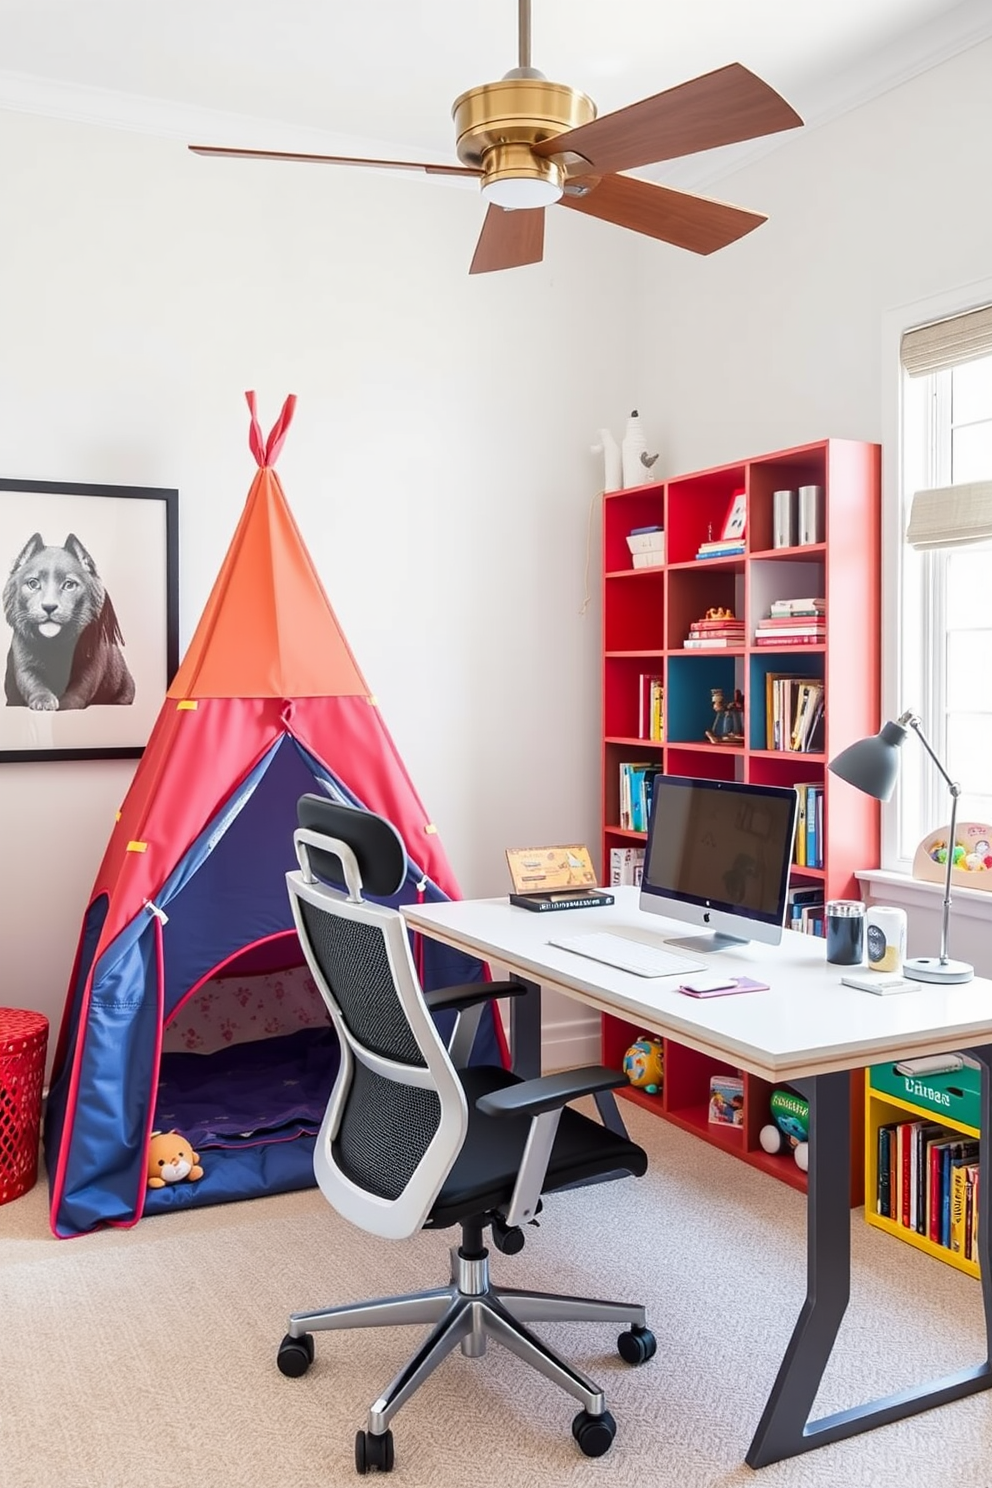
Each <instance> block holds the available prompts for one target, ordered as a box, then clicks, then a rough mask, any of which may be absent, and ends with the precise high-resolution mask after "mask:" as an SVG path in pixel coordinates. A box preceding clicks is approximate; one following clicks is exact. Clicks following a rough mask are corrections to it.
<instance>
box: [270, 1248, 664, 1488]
mask: <svg viewBox="0 0 992 1488" xmlns="http://www.w3.org/2000/svg"><path fill="white" fill-rule="evenodd" d="M537 1322H602V1323H606V1322H610V1323H626V1324H629V1325H630V1331H629V1332H627V1333H622V1334H621V1335H620V1337H619V1339H618V1340H617V1347H618V1349H619V1351H620V1355H621V1357H622V1358H623V1359H624V1360H626V1362H627V1363H629V1364H640V1363H644V1362H645V1361H646V1360H648V1359H650V1358H651V1357H652V1355H653V1354H654V1353H655V1350H656V1343H655V1339H654V1335H653V1334H652V1333H651V1332H650V1331H649V1330H648V1328H647V1326H646V1324H645V1314H644V1308H643V1307H638V1306H635V1305H634V1304H632V1303H627V1302H605V1301H600V1300H597V1299H594V1298H591V1297H566V1296H559V1295H557V1294H555V1293H548V1292H525V1291H518V1290H517V1289H515V1288H511V1287H495V1286H493V1285H492V1284H491V1282H490V1278H489V1256H488V1252H487V1251H485V1250H483V1251H482V1252H481V1253H480V1254H478V1255H472V1256H465V1255H463V1254H462V1252H461V1250H460V1249H459V1248H458V1247H457V1246H453V1247H452V1249H451V1282H450V1285H448V1286H445V1287H436V1288H434V1289H433V1290H431V1291H425V1292H412V1293H408V1294H406V1295H403V1296H397V1297H383V1298H379V1299H378V1300H375V1301H368V1302H355V1303H349V1304H346V1305H345V1306H342V1307H328V1308H323V1309H320V1310H318V1311H315V1312H298V1313H293V1315H292V1316H291V1317H290V1320H289V1332H288V1333H287V1334H286V1336H285V1338H284V1339H283V1341H282V1343H281V1344H280V1345H279V1352H278V1355H277V1363H278V1365H279V1368H280V1369H281V1370H282V1372H283V1374H286V1375H292V1376H296V1375H301V1374H305V1373H306V1371H307V1369H309V1367H310V1364H311V1363H312V1361H313V1338H312V1337H311V1336H310V1335H311V1333H313V1332H323V1331H325V1330H330V1329H338V1328H342V1329H343V1328H376V1327H395V1326H397V1325H398V1324H406V1323H427V1324H431V1325H433V1326H432V1329H431V1332H430V1333H429V1334H428V1336H427V1338H426V1339H425V1340H424V1342H423V1343H422V1344H421V1346H420V1348H419V1349H418V1350H417V1351H416V1353H415V1354H414V1355H413V1356H412V1357H411V1358H410V1359H409V1361H408V1362H407V1363H406V1364H405V1365H404V1367H403V1368H402V1369H401V1370H400V1372H399V1374H397V1376H396V1378H395V1379H394V1380H393V1381H392V1383H391V1384H390V1385H388V1386H387V1388H386V1389H385V1390H384V1391H383V1393H382V1395H380V1397H379V1399H378V1400H376V1401H375V1403H374V1404H373V1405H372V1406H371V1408H370V1410H369V1417H368V1429H367V1431H360V1432H359V1433H358V1440H357V1442H356V1450H355V1463H356V1467H357V1468H358V1471H359V1472H360V1473H364V1472H366V1471H368V1469H369V1468H378V1470H379V1471H384V1472H388V1471H389V1469H390V1468H391V1467H392V1465H393V1450H392V1432H391V1431H390V1430H389V1422H390V1421H391V1419H392V1417H393V1416H394V1415H395V1414H396V1412H397V1411H398V1410H399V1408H400V1406H401V1405H403V1404H404V1402H405V1401H407V1400H409V1398H410V1396H411V1395H412V1394H413V1393H414V1391H415V1390H416V1389H417V1388H418V1387H419V1386H420V1385H421V1384H423V1382H424V1380H425V1379H427V1377H428V1376H429V1375H430V1374H432V1373H433V1371H434V1370H435V1369H436V1368H437V1367H438V1365H439V1364H440V1363H441V1361H442V1360H443V1359H444V1358H445V1357H446V1356H447V1355H448V1354H449V1353H450V1352H451V1351H452V1350H453V1349H454V1348H455V1346H456V1345H457V1344H460V1345H461V1350H462V1353H463V1354H465V1355H466V1356H467V1357H468V1358H480V1357H481V1356H482V1355H483V1354H484V1353H485V1351H486V1344H487V1341H488V1340H489V1339H490V1338H494V1339H495V1340H496V1341H497V1342H498V1343H501V1344H503V1346H504V1347H505V1348H508V1349H510V1350H511V1352H513V1353H515V1354H516V1355H517V1356H518V1358H520V1359H522V1360H523V1361H524V1362H525V1363H526V1364H530V1365H531V1366H532V1368H534V1369H536V1370H538V1371H539V1373H541V1374H543V1375H544V1376H545V1378H547V1379H550V1380H552V1381H553V1382H554V1383H555V1384H556V1385H559V1386H560V1387H561V1388H562V1389H563V1390H566V1391H567V1392H568V1394H570V1395H572V1396H573V1397H574V1398H575V1399H576V1400H578V1401H579V1402H580V1404H581V1405H582V1410H581V1411H580V1412H579V1414H578V1415H577V1416H576V1417H575V1420H574V1421H573V1423H572V1434H573V1436H574V1437H575V1440H576V1442H577V1443H578V1445H579V1447H580V1448H581V1450H582V1451H583V1452H584V1453H585V1455H586V1456H587V1457H600V1456H602V1455H603V1453H604V1452H606V1451H608V1450H609V1447H610V1445H611V1443H612V1441H613V1437H614V1434H615V1432H616V1423H615V1421H614V1420H613V1417H612V1416H611V1415H610V1413H609V1411H608V1410H607V1409H606V1402H605V1399H604V1396H603V1392H602V1390H601V1389H600V1388H599V1386H598V1385H596V1384H595V1383H594V1382H593V1381H592V1380H591V1379H589V1378H588V1376H586V1375H584V1374H582V1373H581V1372H580V1371H579V1370H577V1369H573V1368H572V1367H571V1365H569V1364H566V1363H565V1361H564V1360H563V1359H561V1358H559V1356H558V1355H557V1354H555V1353H553V1352H552V1351H551V1350H550V1349H549V1348H548V1347H547V1346H546V1345H545V1344H544V1343H542V1342H541V1340H540V1339H539V1338H537V1337H536V1336H535V1335H534V1334H533V1333H532V1332H531V1331H530V1329H529V1328H528V1327H527V1326H526V1324H527V1323H537Z"/></svg>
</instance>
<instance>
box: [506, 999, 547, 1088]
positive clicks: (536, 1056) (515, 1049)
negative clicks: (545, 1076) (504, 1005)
mask: <svg viewBox="0 0 992 1488" xmlns="http://www.w3.org/2000/svg"><path fill="white" fill-rule="evenodd" d="M513 980H514V981H515V982H519V983H520V985H521V986H522V987H526V988H527V992H526V995H525V996H523V997H511V998H510V1059H511V1061H512V1064H511V1068H512V1069H513V1073H514V1074H515V1075H519V1076H520V1078H521V1080H533V1079H536V1078H537V1077H538V1076H539V1075H540V1073H541V984H540V982H532V981H529V980H528V979H527V978H526V977H522V976H517V975H516V974H514V978H513Z"/></svg>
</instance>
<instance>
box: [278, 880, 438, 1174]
mask: <svg viewBox="0 0 992 1488" xmlns="http://www.w3.org/2000/svg"><path fill="white" fill-rule="evenodd" d="M298 903H299V909H300V914H301V917H302V920H303V924H304V927H305V930H306V933H307V936H308V938H309V940H310V947H311V950H312V952H313V954H314V957H315V958H316V961H317V964H318V965H319V967H320V970H321V973H322V975H323V977H324V979H325V981H326V982H327V985H328V987H329V988H330V991H331V994H332V996H333V998H334V1001H335V1003H336V1004H337V1008H338V1011H339V1013H340V1016H341V1018H342V1019H343V1021H344V1023H345V1026H346V1028H347V1030H348V1032H349V1034H350V1035H351V1037H352V1039H353V1040H354V1042H355V1043H356V1044H358V1045H359V1046H361V1047H362V1048H365V1049H369V1050H371V1051H372V1052H373V1053H375V1054H379V1055H382V1056H383V1057H384V1058H386V1059H389V1060H392V1061H394V1062H395V1063H397V1064H400V1065H407V1066H415V1067H416V1068H418V1069H424V1068H426V1065H427V1061H426V1059H425V1058H424V1056H423V1054H422V1053H421V1050H420V1047H419V1045H418V1043H417V1039H416V1037H415V1035H414V1032H413V1030H412V1028H411V1027H410V1024H409V1022H408V1021H407V1018H406V1014H405V1013H404V1011H403V1007H402V1004H401V1003H400V1000H399V997H398V995H397V992H396V988H395V985H394V983H393V977H392V973H391V971H390V967H389V959H388V956H387V953H386V945H385V940H384V937H383V934H382V930H381V928H380V927H379V926H377V925H374V924H363V923H361V922H360V921H356V920H352V919H348V918H346V917H345V916H343V915H338V914H335V913H334V912H333V910H331V911H325V910H322V909H318V908H317V907H316V906H314V905H312V904H309V903H308V902H307V901H306V900H305V899H300V900H299V901H298ZM440 1120H441V1102H440V1099H439V1097H438V1095H437V1092H436V1091H434V1090H429V1089H422V1088H419V1087H416V1086H412V1085H405V1084H403V1083H402V1082H401V1078H397V1079H396V1080H392V1079H389V1078H388V1077H386V1076H384V1075H381V1074H378V1073H377V1072H376V1071H374V1070H371V1069H369V1068H368V1066H367V1065H364V1064H363V1063H362V1062H361V1059H360V1058H358V1057H356V1058H355V1059H354V1061H353V1064H352V1080H351V1087H350V1089H349V1091H348V1093H347V1096H346V1098H345V1105H344V1110H343V1113H342V1117H341V1122H340V1125H339V1127H338V1132H337V1137H336V1140H335V1142H334V1149H333V1150H334V1158H335V1161H336V1162H337V1163H338V1164H339V1165H340V1167H341V1170H342V1171H343V1172H344V1173H345V1174H346V1176H347V1177H348V1178H349V1179H351V1181H352V1182H353V1183H357V1184H358V1185H359V1186H360V1187H362V1188H365V1189H367V1190H368V1191H369V1192H370V1193H374V1194H377V1195H379V1197H381V1198H386V1199H395V1198H398V1197H399V1195H400V1194H401V1193H402V1192H403V1189H404V1188H405V1187H406V1185H407V1183H408V1182H409V1180H410V1176H411V1174H412V1173H413V1171H414V1169H415V1168H416V1167H417V1164H418V1163H419V1162H420V1160H421V1158H422V1157H423V1155H424V1153H425V1152H426V1150H427V1148H428V1146H429V1144H430V1142H431V1139H432V1138H433V1137H434V1135H435V1133H436V1131H437V1129H438V1126H439V1124H440Z"/></svg>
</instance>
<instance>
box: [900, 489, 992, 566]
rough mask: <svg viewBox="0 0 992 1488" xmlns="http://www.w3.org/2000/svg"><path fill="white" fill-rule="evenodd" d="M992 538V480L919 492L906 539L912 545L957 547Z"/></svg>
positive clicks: (915, 497)
mask: <svg viewBox="0 0 992 1488" xmlns="http://www.w3.org/2000/svg"><path fill="white" fill-rule="evenodd" d="M990 539H992V480H987V481H973V482H972V483H971V484H970V485H960V486H941V487H939V488H936V489H934V490H931V491H917V493H916V495H915V496H914V497H913V506H912V510H911V512H910V516H909V527H908V528H907V531H906V541H907V542H908V543H909V545H910V547H911V548H918V549H921V550H925V549H929V548H958V547H963V546H964V545H965V544H966V543H978V542H988V541H989V540H990Z"/></svg>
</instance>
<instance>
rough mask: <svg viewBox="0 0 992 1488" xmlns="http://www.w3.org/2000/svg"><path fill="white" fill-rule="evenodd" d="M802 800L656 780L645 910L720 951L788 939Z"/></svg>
mask: <svg viewBox="0 0 992 1488" xmlns="http://www.w3.org/2000/svg"><path fill="white" fill-rule="evenodd" d="M797 806H798V796H797V793H796V791H795V789H794V788H793V787H792V786H775V785H745V784H744V783H743V782H741V781H734V780H699V779H694V778H691V777H689V776H684V775H656V776H655V777H654V786H653V793H652V799H651V819H650V822H649V823H648V840H647V847H646V850H645V854H644V872H643V877H642V879H641V895H640V907H641V909H642V910H646V911H647V912H648V913H649V914H658V915H666V916H668V917H669V918H670V919H675V920H685V921H687V922H688V923H689V924H691V925H699V926H702V927H703V928H704V930H706V931H708V932H711V933H710V934H709V935H704V936H702V937H700V936H693V937H690V938H689V939H686V940H679V941H673V942H671V943H672V944H678V945H687V946H689V947H690V948H691V949H692V950H696V951H705V950H720V949H722V948H723V947H724V946H730V945H734V944H737V943H740V942H741V941H747V940H759V941H764V942H766V943H768V944H770V945H777V944H778V943H779V941H780V940H781V939H782V928H783V925H784V923H785V911H786V903H787V896H788V888H789V868H790V865H791V863H792V846H793V839H794V837H795V832H796V811H797Z"/></svg>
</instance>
